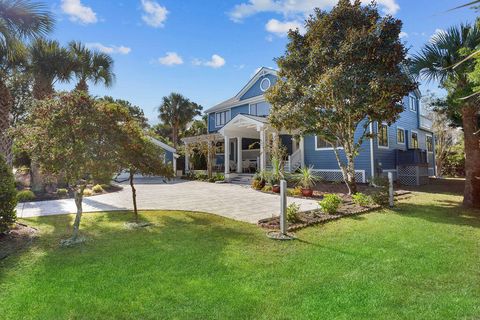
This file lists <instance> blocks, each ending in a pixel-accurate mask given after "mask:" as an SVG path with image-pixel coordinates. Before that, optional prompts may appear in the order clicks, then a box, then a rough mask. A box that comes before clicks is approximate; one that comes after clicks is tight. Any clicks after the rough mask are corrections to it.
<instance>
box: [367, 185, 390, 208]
mask: <svg viewBox="0 0 480 320" xmlns="http://www.w3.org/2000/svg"><path fill="white" fill-rule="evenodd" d="M371 198H372V201H373V202H374V203H376V204H378V205H380V206H385V205H387V204H388V203H389V201H390V199H389V198H390V197H389V194H388V188H385V187H382V188H378V189H377V190H376V191H375V192H373V193H372V195H371Z"/></svg>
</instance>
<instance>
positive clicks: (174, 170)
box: [172, 155, 177, 177]
mask: <svg viewBox="0 0 480 320" xmlns="http://www.w3.org/2000/svg"><path fill="white" fill-rule="evenodd" d="M172 165H173V176H174V177H176V176H177V158H175V155H173V159H172Z"/></svg>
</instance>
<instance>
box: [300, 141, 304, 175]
mask: <svg viewBox="0 0 480 320" xmlns="http://www.w3.org/2000/svg"><path fill="white" fill-rule="evenodd" d="M299 147H300V159H301V161H302V162H301V167H302V168H305V140H304V139H303V137H300V145H299Z"/></svg>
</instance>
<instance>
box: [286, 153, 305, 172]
mask: <svg viewBox="0 0 480 320" xmlns="http://www.w3.org/2000/svg"><path fill="white" fill-rule="evenodd" d="M301 165H302V153H301V150H300V149H298V150H297V151H295V152H294V153H292V154H291V155H289V156H288V161H287V164H286V166H285V167H286V168H285V170H286V171H287V172H294V171H295V170H297V169H298V168H300V166H301ZM287 167H288V169H287Z"/></svg>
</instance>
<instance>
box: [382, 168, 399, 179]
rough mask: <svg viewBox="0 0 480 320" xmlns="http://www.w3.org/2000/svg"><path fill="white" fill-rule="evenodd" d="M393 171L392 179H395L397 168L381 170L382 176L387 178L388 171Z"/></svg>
mask: <svg viewBox="0 0 480 320" xmlns="http://www.w3.org/2000/svg"><path fill="white" fill-rule="evenodd" d="M389 172H391V173H393V181H397V170H383V171H382V177H384V178H388V173H389Z"/></svg>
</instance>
